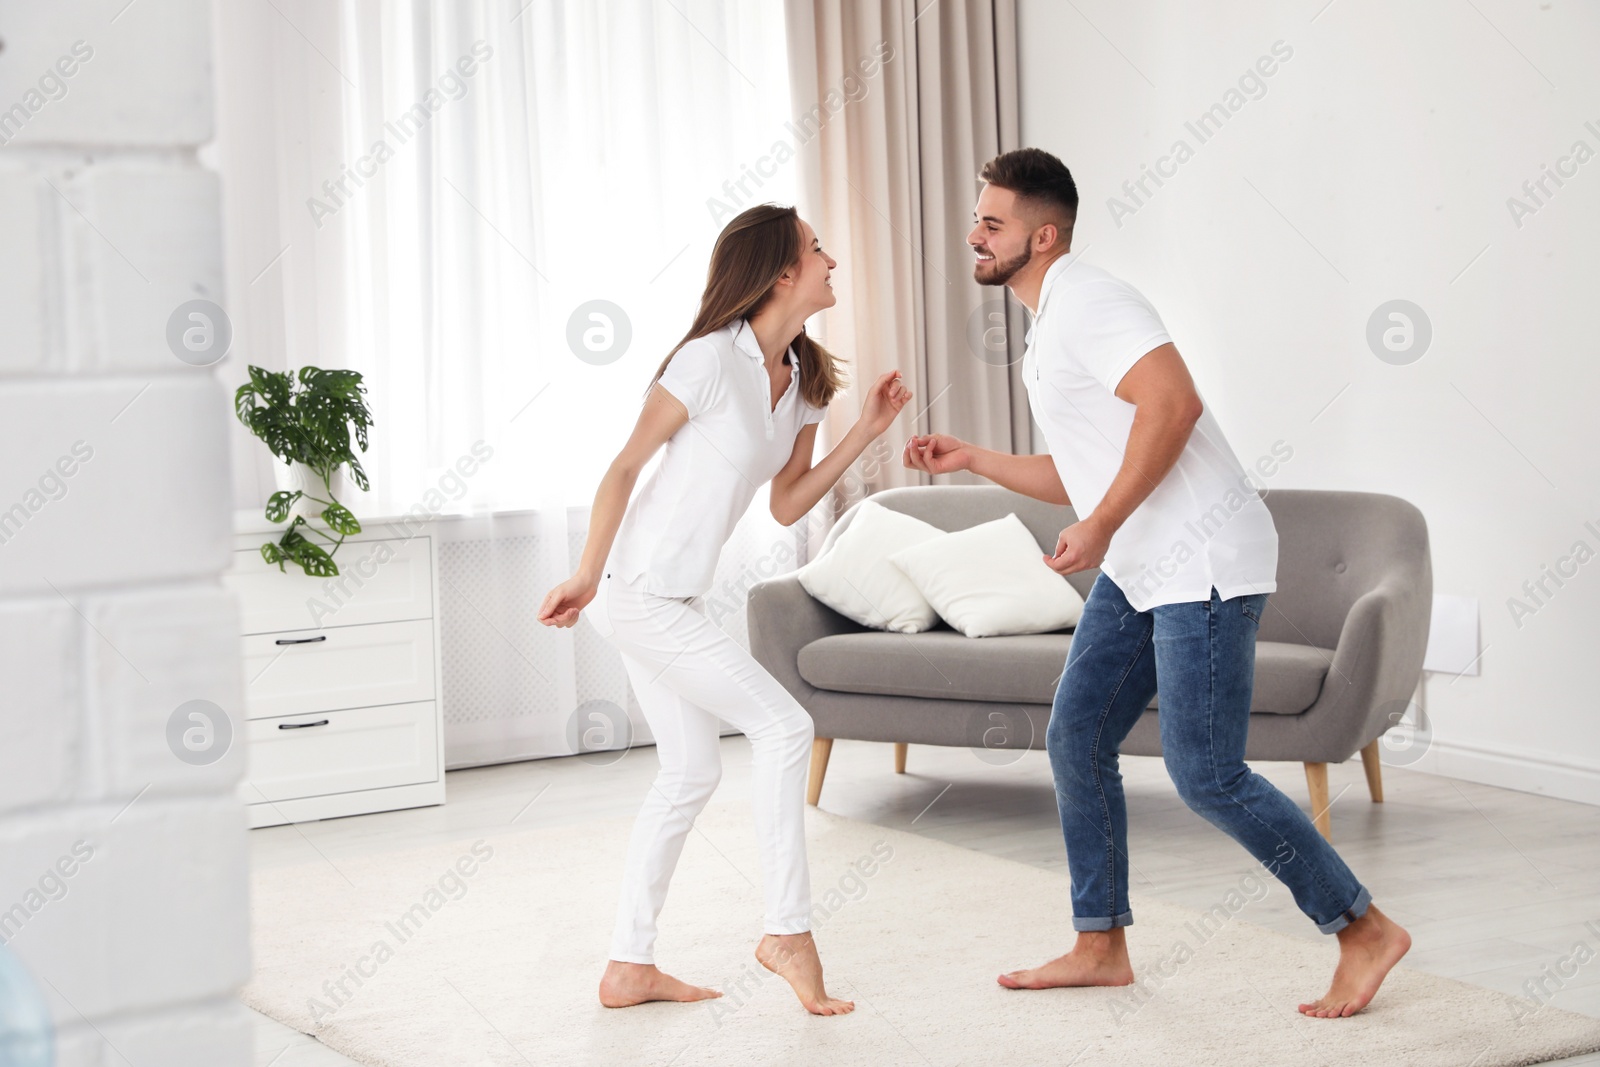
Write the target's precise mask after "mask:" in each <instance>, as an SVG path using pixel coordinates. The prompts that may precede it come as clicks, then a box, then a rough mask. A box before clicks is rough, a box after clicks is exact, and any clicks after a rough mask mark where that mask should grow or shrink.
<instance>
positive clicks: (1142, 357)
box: [904, 148, 1411, 1018]
mask: <svg viewBox="0 0 1600 1067" xmlns="http://www.w3.org/2000/svg"><path fill="white" fill-rule="evenodd" d="M980 177H981V178H982V179H983V181H984V182H985V185H984V187H983V191H982V193H981V194H980V195H979V197H978V206H977V209H976V211H975V212H974V216H975V218H976V219H977V223H976V225H975V226H974V227H973V229H972V232H971V233H970V234H968V236H967V243H968V244H970V245H971V246H972V249H973V251H974V252H975V253H976V255H977V264H976V267H975V268H974V276H975V277H976V279H977V281H978V282H979V283H980V284H983V285H1004V286H1007V287H1008V288H1010V290H1011V292H1012V294H1013V295H1014V296H1015V297H1016V298H1017V299H1018V300H1020V301H1022V303H1023V304H1024V305H1025V306H1026V307H1027V308H1028V310H1029V311H1030V312H1031V313H1032V326H1031V328H1030V329H1029V331H1028V347H1027V351H1026V354H1025V355H1024V357H1023V364H1022V369H1023V376H1024V378H1025V379H1026V382H1027V389H1028V400H1029V406H1030V407H1031V408H1032V410H1033V416H1034V418H1035V420H1037V422H1038V423H1039V426H1040V428H1041V429H1042V430H1043V431H1044V436H1045V442H1046V444H1048V446H1049V449H1050V452H1049V454H1048V455H1038V456H1013V455H1007V454H1005V453H1000V452H993V451H990V450H988V449H983V448H978V447H976V446H974V445H970V444H967V443H966V442H964V441H961V440H959V439H957V438H954V437H950V436H948V435H946V434H932V435H928V436H917V437H913V438H912V439H911V440H910V441H909V442H908V443H907V444H906V448H905V455H904V461H905V463H906V465H907V466H909V467H914V468H916V469H919V470H923V471H927V472H928V473H929V474H944V473H947V472H949V471H954V470H969V471H972V472H973V473H975V474H979V475H982V476H983V477H985V478H988V479H990V480H992V481H995V482H998V483H999V484H1001V485H1004V486H1006V487H1008V488H1010V489H1013V490H1015V491H1017V492H1020V493H1025V494H1027V495H1029V496H1033V497H1037V498H1038V499H1040V500H1047V501H1051V502H1053V503H1057V504H1071V505H1072V506H1073V507H1074V508H1075V509H1076V510H1077V513H1078V516H1079V521H1078V522H1076V523H1074V524H1072V525H1071V526H1068V527H1067V528H1066V529H1065V530H1062V531H1061V536H1060V537H1059V538H1058V539H1057V541H1056V548H1055V553H1054V555H1053V556H1047V557H1045V560H1046V562H1047V563H1048V564H1049V565H1050V567H1051V568H1052V569H1053V570H1055V571H1056V572H1058V573H1060V574H1071V573H1073V572H1074V571H1082V570H1087V569H1089V568H1091V567H1099V568H1100V570H1101V574H1100V576H1099V577H1098V578H1097V579H1096V580H1095V583H1094V586H1093V588H1092V590H1091V591H1090V594H1089V598H1088V601H1087V602H1086V603H1085V605H1084V609H1083V617H1082V620H1081V621H1080V622H1079V623H1078V626H1077V629H1076V631H1075V632H1074V634H1073V639H1072V647H1071V650H1070V651H1069V653H1068V655H1067V664H1066V668H1065V670H1064V671H1063V672H1062V675H1061V682H1060V685H1059V687H1058V688H1057V690H1056V694H1055V703H1054V707H1053V709H1052V711H1051V716H1050V726H1049V730H1048V732H1047V735H1046V746H1047V748H1048V750H1049V753H1050V766H1051V770H1052V771H1053V773H1054V776H1055V788H1056V806H1057V808H1058V810H1059V813H1060V817H1061V829H1062V834H1063V836H1064V837H1065V838H1066V845H1067V861H1068V867H1069V869H1070V871H1071V874H1072V925H1073V929H1075V930H1076V931H1078V936H1077V943H1076V944H1075V945H1074V946H1073V948H1072V950H1071V951H1070V952H1068V953H1067V954H1066V955H1064V956H1061V957H1059V958H1057V959H1054V960H1051V961H1050V962H1049V963H1046V964H1045V965H1044V966H1042V967H1037V968H1033V969H1030V970H1020V971H1012V972H1010V973H1008V974H1004V975H1001V976H1000V978H999V982H1000V984H1001V985H1003V986H1006V987H1007V988H1010V989H1043V988H1048V987H1053V986H1080V985H1126V984H1128V983H1130V982H1132V981H1133V969H1132V967H1131V966H1130V964H1129V961H1128V949H1127V943H1126V939H1125V934H1124V931H1123V929H1122V928H1123V927H1125V926H1127V925H1128V924H1130V923H1131V922H1132V921H1133V915H1132V912H1131V910H1130V909H1129V905H1128V841H1127V809H1126V806H1125V804H1124V801H1123V794H1122V779H1121V776H1120V775H1119V773H1118V770H1117V749H1118V747H1119V746H1120V744H1121V743H1122V739H1123V738H1124V737H1126V736H1127V734H1128V731H1129V730H1130V729H1132V728H1133V724H1134V723H1135V722H1136V721H1137V720H1138V719H1139V716H1140V715H1141V714H1143V712H1144V710H1145V708H1146V707H1147V706H1148V705H1149V704H1150V701H1151V698H1152V697H1154V696H1155V694H1156V691H1157V690H1158V689H1159V690H1160V692H1161V712H1160V716H1159V721H1160V726H1161V748H1162V752H1163V755H1164V758H1165V760H1166V765H1167V771H1168V773H1169V774H1171V775H1172V780H1173V782H1174V784H1175V785H1176V786H1177V788H1178V793H1179V795H1180V796H1181V797H1183V799H1184V801H1185V803H1187V804H1188V805H1189V807H1190V808H1192V809H1193V810H1194V811H1196V812H1198V813H1199V814H1200V815H1202V816H1204V817H1205V818H1206V819H1207V820H1208V821H1210V822H1211V823H1212V824H1213V825H1215V826H1217V827H1218V828H1219V829H1221V830H1222V831H1223V832H1224V833H1226V834H1228V835H1229V836H1230V837H1232V838H1233V839H1234V840H1235V841H1238V842H1239V843H1240V844H1241V845H1243V846H1244V847H1245V848H1246V849H1247V850H1248V851H1249V852H1250V854H1251V855H1253V856H1255V857H1256V859H1258V860H1260V861H1261V862H1262V864H1263V865H1264V866H1265V867H1266V868H1267V869H1268V870H1269V871H1271V872H1272V873H1273V874H1275V875H1276V876H1277V877H1278V878H1279V879H1280V880H1281V881H1282V882H1283V883H1284V884H1285V885H1286V886H1288V888H1289V890H1290V892H1291V893H1292V894H1293V895H1294V899H1295V903H1296V904H1297V905H1299V907H1300V909H1301V911H1303V912H1305V914H1306V915H1307V916H1308V917H1309V918H1310V919H1311V920H1312V921H1313V922H1315V923H1316V924H1317V927H1318V929H1320V930H1321V931H1322V932H1323V933H1330V934H1336V935H1337V936H1338V939H1339V963H1338V966H1337V968H1336V969H1335V971H1334V975H1333V983H1332V985H1331V986H1330V988H1329V989H1328V992H1327V994H1326V995H1324V996H1323V997H1322V998H1321V999H1319V1000H1316V1001H1313V1002H1311V1003H1307V1004H1301V1005H1300V1011H1301V1012H1303V1013H1305V1014H1306V1015H1314V1016H1319V1017H1322V1018H1336V1017H1340V1016H1348V1015H1353V1014H1355V1013H1356V1012H1358V1011H1360V1010H1361V1009H1362V1008H1363V1007H1365V1006H1366V1004H1367V1002H1368V1001H1370V1000H1371V999H1372V997H1373V995H1374V994H1375V993H1376V992H1377V991H1378V986H1379V985H1380V984H1381V983H1382V981H1383V979H1384V976H1385V975H1387V974H1388V972H1389V970H1390V968H1392V967H1393V966H1394V965H1395V963H1396V962H1397V961H1398V960H1399V959H1400V957H1401V956H1403V955H1405V952H1406V950H1407V949H1408V948H1409V947H1410V945H1411V939H1410V937H1409V936H1408V935H1407V934H1406V932H1405V931H1404V930H1403V929H1401V928H1400V927H1399V926H1398V925H1396V924H1395V923H1394V922H1393V921H1392V920H1390V919H1389V918H1388V917H1387V916H1385V915H1384V914H1383V913H1382V912H1380V911H1379V910H1378V908H1377V907H1376V906H1375V905H1373V904H1372V898H1371V895H1370V894H1369V893H1368V891H1367V890H1366V889H1365V888H1364V887H1363V886H1362V885H1361V884H1360V882H1358V881H1357V880H1356V877H1355V875H1354V874H1352V873H1351V871H1350V869H1349V868H1348V867H1347V866H1345V864H1344V862H1343V861H1342V860H1341V859H1340V858H1339V855H1338V854H1337V853H1336V852H1335V851H1334V850H1333V847H1332V846H1331V845H1329V844H1328V842H1327V841H1326V840H1324V839H1323V837H1322V836H1321V835H1320V834H1319V833H1318V832H1317V830H1316V828H1315V827H1314V826H1313V825H1312V823H1311V820H1310V819H1308V818H1307V817H1306V815H1305V813H1303V812H1302V811H1301V810H1300V809H1299V808H1298V807H1297V806H1296V805H1295V804H1294V803H1293V802H1292V801H1291V800H1289V798H1288V797H1286V796H1284V795H1283V793H1281V792H1280V791H1279V790H1277V789H1276V788H1274V787H1273V786H1272V784H1271V783H1269V782H1268V781H1266V779H1264V778H1262V777H1260V776H1259V775H1257V774H1256V773H1254V772H1253V771H1251V770H1250V769H1249V768H1248V767H1247V766H1245V763H1244V746H1245V736H1246V733H1247V731H1248V729H1249V720H1250V694H1251V690H1252V688H1253V685H1254V679H1255V647H1256V630H1257V627H1258V625H1259V624H1260V621H1261V615H1262V612H1263V611H1264V610H1265V607H1266V601H1267V594H1269V593H1271V592H1272V591H1273V590H1274V589H1276V588H1277V582H1276V575H1277V563H1278V535H1277V530H1276V528H1275V527H1274V526H1273V523H1272V516H1271V514H1270V513H1269V512H1268V511H1267V508H1266V505H1265V504H1263V503H1262V501H1261V498H1260V497H1259V496H1258V495H1257V494H1256V492H1255V490H1254V488H1253V487H1252V486H1251V484H1250V482H1249V481H1248V479H1247V478H1246V476H1245V473H1244V469H1243V467H1241V466H1240V464H1239V461H1238V459H1237V457H1236V456H1235V455H1234V453H1233V450H1232V449H1231V448H1229V446H1228V442H1227V440H1226V439H1225V438H1224V437H1223V435H1222V431H1221V430H1220V429H1219V428H1218V426H1217V423H1216V420H1215V418H1213V416H1212V414H1211V412H1210V410H1209V409H1208V408H1207V407H1206V405H1205V403H1204V401H1203V400H1202V399H1201V397H1200V394H1199V392H1198V391H1197V390H1196V388H1195V385H1194V382H1193V380H1192V379H1191V378H1190V376H1189V371H1188V369H1187V367H1186V366H1185V365H1184V362H1183V359H1182V357H1181V356H1179V355H1178V350H1177V348H1175V347H1174V346H1173V344H1172V339H1171V338H1170V337H1169V336H1168V335H1167V333H1166V330H1165V328H1164V327H1163V326H1162V323H1161V319H1160V317H1159V316H1158V315H1157V314H1156V312H1155V309H1154V308H1153V307H1151V305H1150V303H1149V301H1147V300H1146V299H1145V298H1144V297H1143V296H1142V295H1141V294H1140V293H1139V292H1138V291H1137V290H1136V289H1134V288H1133V287H1132V286H1131V285H1128V284H1127V283H1126V282H1123V281H1120V280H1118V279H1117V278H1114V277H1112V276H1111V275H1110V274H1107V273H1106V272H1105V271H1103V270H1101V269H1099V268H1098V267H1094V266H1091V265H1089V264H1087V263H1083V262H1080V261H1079V259H1078V257H1077V256H1074V255H1072V254H1071V252H1070V247H1071V243H1072V225H1073V220H1074V219H1075V217H1076V215H1077V207H1078V191H1077V187H1076V185H1075V184H1074V183H1073V180H1072V175H1071V174H1070V173H1069V172H1068V171H1067V168H1066V167H1065V166H1063V165H1062V163H1061V161H1060V160H1059V159H1057V158H1056V157H1055V156H1052V155H1050V154H1049V153H1048V152H1044V151H1041V150H1039V149H1036V148H1025V149H1021V150H1019V151H1015V152H1007V153H1005V154H1004V155H1001V156H997V157H996V158H994V159H992V160H990V161H989V162H988V163H987V164H985V165H984V167H983V171H982V173H981V174H980Z"/></svg>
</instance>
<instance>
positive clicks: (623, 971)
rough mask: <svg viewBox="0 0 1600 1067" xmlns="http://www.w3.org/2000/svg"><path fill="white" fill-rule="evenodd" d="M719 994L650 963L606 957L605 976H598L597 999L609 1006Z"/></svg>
mask: <svg viewBox="0 0 1600 1067" xmlns="http://www.w3.org/2000/svg"><path fill="white" fill-rule="evenodd" d="M720 996H722V994H721V993H719V992H718V991H717V990H715V989H707V988H706V987H705V986H698V985H690V984H689V983H688V982H680V981H679V980H678V979H676V978H674V977H672V975H670V974H662V973H661V972H660V971H659V970H657V969H656V965H655V964H653V963H623V962H622V961H621V960H609V961H607V962H606V973H605V976H604V977H602V978H601V979H600V1003H602V1004H604V1005H605V1006H606V1007H608V1008H628V1007H632V1006H633V1005H635V1004H643V1003H645V1002H646V1001H650V1000H709V999H711V998H712V997H720Z"/></svg>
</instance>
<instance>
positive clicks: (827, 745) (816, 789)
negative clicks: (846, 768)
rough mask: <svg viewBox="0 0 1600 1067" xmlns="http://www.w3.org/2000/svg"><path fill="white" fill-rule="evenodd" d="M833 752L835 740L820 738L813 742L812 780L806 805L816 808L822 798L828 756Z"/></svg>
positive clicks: (807, 792) (808, 783) (807, 784)
mask: <svg viewBox="0 0 1600 1067" xmlns="http://www.w3.org/2000/svg"><path fill="white" fill-rule="evenodd" d="M832 752H833V738H831V737H818V738H814V739H813V740H812V742H811V780H810V781H809V782H807V783H806V803H807V804H810V805H812V806H813V807H815V806H816V803H817V800H818V798H820V797H821V796H822V779H823V776H824V775H826V774H827V773H828V756H829V754H830V753H832Z"/></svg>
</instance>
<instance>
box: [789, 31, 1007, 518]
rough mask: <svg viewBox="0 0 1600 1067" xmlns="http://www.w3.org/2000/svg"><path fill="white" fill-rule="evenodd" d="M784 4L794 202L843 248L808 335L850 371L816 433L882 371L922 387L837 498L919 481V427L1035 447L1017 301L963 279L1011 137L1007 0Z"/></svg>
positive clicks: (842, 502) (846, 412)
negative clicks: (987, 175)
mask: <svg viewBox="0 0 1600 1067" xmlns="http://www.w3.org/2000/svg"><path fill="white" fill-rule="evenodd" d="M786 2H787V17H788V32H789V63H790V78H791V81H792V84H793V93H794V102H795V111H796V120H795V122H794V123H793V124H792V125H791V130H790V132H791V134H793V135H794V136H795V139H796V141H797V142H798V143H799V144H800V149H799V153H798V163H799V165H800V167H801V174H802V177H801V183H800V186H801V198H800V210H801V214H802V215H804V216H805V217H806V219H807V220H808V221H810V222H811V223H812V225H813V226H815V227H816V229H817V232H818V234H819V235H820V236H821V237H822V240H823V244H824V247H825V248H827V249H829V250H830V251H831V252H832V254H833V255H834V257H835V258H837V259H838V260H839V261H840V267H839V269H838V270H837V271H835V273H834V289H835V291H836V292H837V293H838V296H839V302H838V304H837V305H835V306H834V307H833V308H832V309H831V310H829V311H827V312H825V313H823V315H822V316H821V323H820V328H819V329H817V335H818V338H819V340H822V341H823V343H824V344H826V345H828V346H829V347H830V348H831V349H832V350H833V351H835V352H836V353H838V354H839V355H841V356H843V357H845V358H846V359H848V360H849V361H850V364H851V377H852V381H853V385H852V392H851V395H850V396H848V397H847V398H845V399H844V401H843V402H841V403H838V404H835V405H834V406H833V408H832V410H831V411H830V413H829V418H828V422H827V423H826V425H825V431H826V434H827V436H828V437H829V438H830V439H832V440H837V439H838V438H839V436H841V435H842V434H843V433H844V432H845V431H846V430H847V429H848V428H849V426H850V424H851V423H852V422H853V421H854V419H855V416H856V414H857V413H858V412H859V411H860V395H859V392H858V390H859V388H860V387H864V386H866V385H869V384H870V383H871V382H872V381H873V380H875V379H876V378H877V376H878V375H879V374H881V373H882V372H884V371H886V370H889V369H891V368H898V369H899V370H900V371H901V372H902V374H904V375H905V377H906V379H907V381H908V382H909V383H910V386H911V388H912V390H913V391H914V392H915V394H916V399H915V400H914V401H913V403H912V404H911V406H910V407H909V408H908V409H907V410H906V412H904V413H902V415H901V417H900V421H899V422H898V423H897V424H896V425H895V426H894V427H893V428H891V429H890V431H889V433H888V435H887V436H886V438H885V439H884V441H883V442H882V444H881V445H880V446H879V448H878V449H876V450H869V452H868V454H867V455H866V456H864V457H863V459H862V462H861V463H859V464H858V465H857V469H856V470H855V471H853V472H852V475H853V476H852V477H850V478H847V479H846V480H845V481H844V482H843V483H841V488H840V491H839V492H838V493H837V494H836V499H835V506H836V507H838V508H839V509H840V510H842V509H843V507H846V506H848V505H849V504H850V503H853V502H854V499H858V498H859V497H860V496H861V495H865V493H866V492H873V491H876V490H878V489H883V488H888V487H891V486H897V485H909V484H917V483H918V482H921V481H925V480H926V477H925V476H924V475H921V474H919V473H917V472H915V471H911V470H907V469H905V468H904V467H902V466H901V465H900V462H899V453H900V449H901V448H902V447H903V446H904V444H905V441H906V438H907V437H909V436H910V435H911V434H913V433H950V434H955V435H956V436H958V437H961V438H964V439H966V440H969V441H973V442H975V443H977V444H981V445H983V446H985V447H989V448H998V449H1004V450H1007V451H1016V452H1027V451H1031V450H1032V449H1031V447H1030V440H1031V438H1030V432H1029V430H1030V422H1029V414H1028V403H1027V394H1026V392H1025V390H1024V388H1023V385H1022V381H1021V375H1020V362H1021V358H1022V336H1023V330H1024V328H1025V327H1024V323H1023V318H1022V310H1021V308H1020V306H1019V305H1017V303H1016V302H1015V301H1014V300H1012V299H1010V297H1009V294H1007V293H1006V291H1005V290H1004V289H1001V288H986V287H983V286H979V285H977V284H976V283H975V282H974V281H973V280H972V253H971V249H970V248H968V247H967V243H966V234H967V232H968V231H969V230H970V229H971V227H972V205H973V203H974V202H975V200H976V198H977V192H978V185H979V183H978V180H977V173H978V168H979V167H981V166H982V165H983V163H984V162H985V161H986V160H988V159H990V158H991V157H993V156H994V155H996V154H997V153H999V152H1002V151H1006V150H1009V149H1012V148H1016V147H1018V144H1017V139H1018V130H1017V28H1016V3H1015V0H786ZM885 452H889V453H891V455H890V456H889V459H888V461H887V462H884V461H882V456H883V454H884V453H885ZM941 480H945V481H950V480H954V481H971V480H974V479H972V478H970V477H969V476H966V475H954V476H949V477H946V478H943V479H941Z"/></svg>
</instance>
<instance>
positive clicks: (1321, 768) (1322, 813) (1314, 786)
mask: <svg viewBox="0 0 1600 1067" xmlns="http://www.w3.org/2000/svg"><path fill="white" fill-rule="evenodd" d="M1306 785H1307V786H1309V787H1310V789H1311V821H1312V822H1313V823H1315V824H1316V826H1317V832H1318V833H1320V834H1321V835H1322V836H1323V837H1324V838H1325V839H1326V840H1328V841H1332V840H1333V819H1332V818H1331V817H1330V816H1329V815H1328V765H1327V764H1326V763H1308V764H1306Z"/></svg>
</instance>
